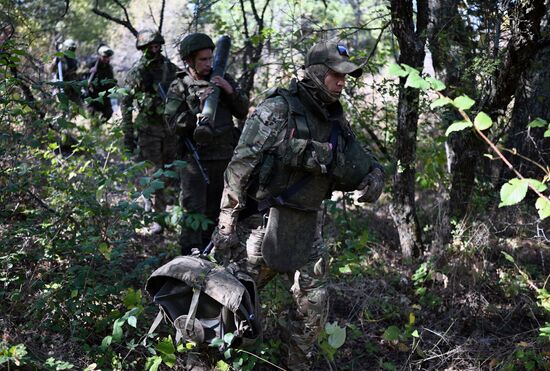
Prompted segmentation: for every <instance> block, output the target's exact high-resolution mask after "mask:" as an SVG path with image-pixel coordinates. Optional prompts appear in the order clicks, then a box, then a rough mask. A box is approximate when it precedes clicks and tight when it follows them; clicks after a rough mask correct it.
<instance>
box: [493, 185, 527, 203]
mask: <svg viewBox="0 0 550 371" xmlns="http://www.w3.org/2000/svg"><path fill="white" fill-rule="evenodd" d="M527 188H528V182H527V180H524V179H518V178H514V179H511V180H510V181H509V182H508V183H506V184H504V185H503V186H502V188H501V189H500V201H501V202H500V204H499V205H498V207H503V206H510V205H515V204H517V203H518V202H521V201H522V200H523V199H524V198H525V195H526V194H527Z"/></svg>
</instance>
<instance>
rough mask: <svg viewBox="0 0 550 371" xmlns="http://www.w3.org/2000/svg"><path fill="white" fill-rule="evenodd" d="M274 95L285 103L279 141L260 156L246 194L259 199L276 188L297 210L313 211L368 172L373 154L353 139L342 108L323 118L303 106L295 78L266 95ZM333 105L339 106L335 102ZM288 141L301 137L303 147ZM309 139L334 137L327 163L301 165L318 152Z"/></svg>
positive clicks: (354, 185) (275, 193)
mask: <svg viewBox="0 0 550 371" xmlns="http://www.w3.org/2000/svg"><path fill="white" fill-rule="evenodd" d="M305 94H307V93H305V92H302V93H300V95H301V97H304V95H305ZM277 96H280V97H282V98H284V100H285V101H286V103H287V106H288V120H287V130H286V137H285V143H283V144H281V145H279V146H278V147H277V148H276V149H275V150H274V151H273V152H271V153H268V154H267V155H266V156H265V157H264V160H263V162H262V164H261V165H260V167H259V170H258V171H257V175H256V176H257V181H256V186H254V185H253V187H252V189H253V193H252V194H251V197H252V198H253V199H255V200H257V201H258V202H260V203H262V201H264V200H268V199H273V198H277V197H278V196H280V195H281V194H285V193H286V194H288V193H291V194H290V195H288V197H286V199H285V200H284V203H285V204H286V205H287V206H289V207H292V208H295V209H298V210H303V211H316V210H318V209H319V207H320V205H321V202H322V201H323V200H324V199H325V198H327V197H329V196H330V193H331V192H332V191H333V190H339V191H352V190H355V189H357V187H358V186H359V184H360V183H361V180H362V179H363V178H364V177H365V176H366V175H367V174H368V173H369V171H370V168H371V165H372V163H373V157H372V155H371V154H370V153H369V152H367V151H366V150H364V149H363V147H362V146H361V144H360V143H359V142H358V141H357V139H356V137H355V135H354V134H353V132H352V131H351V128H350V127H349V124H348V123H347V121H346V120H345V118H344V115H343V112H342V111H339V112H336V114H335V115H333V116H331V117H324V118H323V117H321V116H320V115H321V113H320V112H317V113H316V112H313V109H311V108H310V109H307V108H306V106H305V105H304V104H303V103H302V101H301V100H300V97H299V93H298V86H297V84H296V82H295V81H293V82H292V83H291V85H290V88H289V90H287V89H281V88H278V89H277V90H276V91H275V92H273V93H272V94H270V96H269V97H270V98H273V97H277ZM306 98H310V99H312V97H306ZM302 99H303V98H302ZM337 108H338V109H340V110H341V106H337ZM319 110H321V108H320V107H319ZM331 137H332V138H331ZM334 137H335V138H334ZM295 139H301V140H302V141H301V142H298V141H295ZM292 141H294V142H296V146H297V147H300V146H301V145H303V144H304V143H305V145H306V148H305V149H304V148H298V149H295V148H292V145H293V144H292ZM309 141H316V142H320V143H328V142H329V141H330V142H334V143H333V153H332V156H331V157H332V160H331V161H330V163H329V164H320V165H319V167H318V168H316V169H315V168H311V166H307V165H306V164H309V163H311V162H315V161H316V159H315V156H318V155H319V154H317V153H315V149H314V148H307V146H311V144H310V143H309V144H308V142H309ZM334 147H335V148H334ZM319 162H322V161H319ZM323 165H324V166H323ZM293 188H295V190H294V189H293ZM289 190H290V191H291V192H288V191H289Z"/></svg>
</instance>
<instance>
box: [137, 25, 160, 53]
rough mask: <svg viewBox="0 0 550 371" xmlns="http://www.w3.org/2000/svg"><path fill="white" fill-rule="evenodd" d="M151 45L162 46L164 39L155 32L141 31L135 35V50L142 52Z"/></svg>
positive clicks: (149, 30)
mask: <svg viewBox="0 0 550 371" xmlns="http://www.w3.org/2000/svg"><path fill="white" fill-rule="evenodd" d="M151 44H159V45H162V44H164V38H163V37H162V35H161V34H160V33H159V32H158V31H155V30H151V29H146V30H141V31H139V32H138V34H137V39H136V49H138V50H143V49H145V48H146V47H148V46H149V45H151Z"/></svg>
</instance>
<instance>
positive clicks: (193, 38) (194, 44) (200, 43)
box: [180, 32, 216, 59]
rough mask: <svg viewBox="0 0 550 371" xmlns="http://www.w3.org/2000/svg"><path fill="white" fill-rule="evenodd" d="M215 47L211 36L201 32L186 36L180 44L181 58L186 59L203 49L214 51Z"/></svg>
mask: <svg viewBox="0 0 550 371" xmlns="http://www.w3.org/2000/svg"><path fill="white" fill-rule="evenodd" d="M215 47H216V46H215V45H214V42H213V41H212V39H211V38H210V36H208V35H206V34H203V33H200V32H196V33H192V34H189V35H187V36H185V37H184V38H183V40H182V41H181V42H180V57H181V59H185V58H187V57H189V56H190V55H191V54H192V53H194V52H196V51H199V50H202V49H212V50H214V48H215Z"/></svg>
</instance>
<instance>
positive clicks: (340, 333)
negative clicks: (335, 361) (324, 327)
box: [328, 326, 346, 349]
mask: <svg viewBox="0 0 550 371" xmlns="http://www.w3.org/2000/svg"><path fill="white" fill-rule="evenodd" d="M345 342H346V328H345V327H340V326H336V330H335V331H334V333H332V334H330V335H329V337H328V344H329V345H330V346H331V347H333V348H334V349H338V348H340V347H341V346H342V345H344V343H345Z"/></svg>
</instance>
